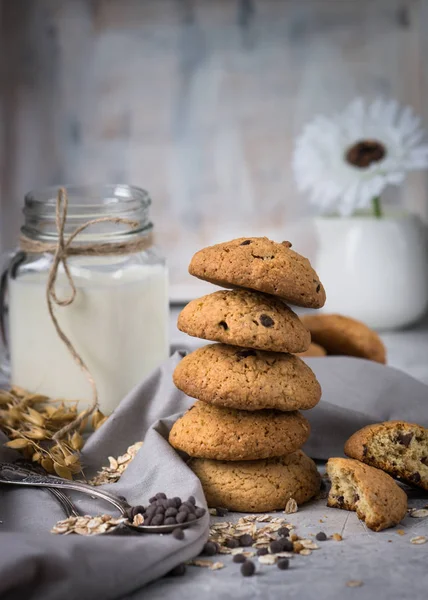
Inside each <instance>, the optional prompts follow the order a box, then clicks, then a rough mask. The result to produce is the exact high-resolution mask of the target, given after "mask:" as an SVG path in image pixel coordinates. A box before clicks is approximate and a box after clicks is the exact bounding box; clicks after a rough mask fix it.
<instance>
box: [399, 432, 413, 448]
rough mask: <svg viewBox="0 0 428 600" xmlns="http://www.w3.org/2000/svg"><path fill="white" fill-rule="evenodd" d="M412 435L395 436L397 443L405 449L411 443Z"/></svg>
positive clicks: (401, 434)
mask: <svg viewBox="0 0 428 600" xmlns="http://www.w3.org/2000/svg"><path fill="white" fill-rule="evenodd" d="M412 438H413V433H398V434H397V442H398V443H399V444H401V445H402V446H405V447H406V448H408V447H409V445H410V442H411V441H412Z"/></svg>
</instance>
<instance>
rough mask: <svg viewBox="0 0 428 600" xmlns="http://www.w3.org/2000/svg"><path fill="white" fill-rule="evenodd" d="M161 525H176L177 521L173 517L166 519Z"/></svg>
mask: <svg viewBox="0 0 428 600" xmlns="http://www.w3.org/2000/svg"><path fill="white" fill-rule="evenodd" d="M163 523H164V525H177V520H176V518H175V517H166V518H165V521H164V522H163Z"/></svg>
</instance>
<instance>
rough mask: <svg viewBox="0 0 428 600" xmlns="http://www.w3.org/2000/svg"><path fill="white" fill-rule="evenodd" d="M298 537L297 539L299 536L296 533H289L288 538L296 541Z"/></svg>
mask: <svg viewBox="0 0 428 600" xmlns="http://www.w3.org/2000/svg"><path fill="white" fill-rule="evenodd" d="M298 539H299V536H298V535H297V533H290V540H291V541H292V542H297V540H298Z"/></svg>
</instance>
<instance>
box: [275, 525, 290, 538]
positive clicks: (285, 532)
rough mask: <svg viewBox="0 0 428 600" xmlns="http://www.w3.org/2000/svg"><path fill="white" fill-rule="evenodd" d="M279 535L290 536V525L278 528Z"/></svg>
mask: <svg viewBox="0 0 428 600" xmlns="http://www.w3.org/2000/svg"><path fill="white" fill-rule="evenodd" d="M278 535H279V537H288V536H289V535H290V530H289V529H288V527H281V528H280V529H278Z"/></svg>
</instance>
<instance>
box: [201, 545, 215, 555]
mask: <svg viewBox="0 0 428 600" xmlns="http://www.w3.org/2000/svg"><path fill="white" fill-rule="evenodd" d="M217 552H218V548H217V544H215V543H214V542H207V543H206V544H205V545H204V547H203V548H202V554H205V556H214V554H217Z"/></svg>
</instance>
